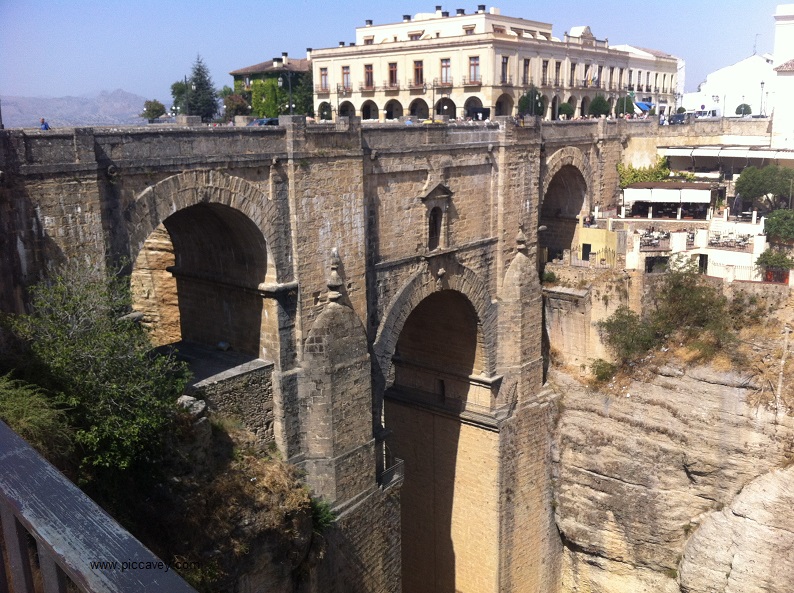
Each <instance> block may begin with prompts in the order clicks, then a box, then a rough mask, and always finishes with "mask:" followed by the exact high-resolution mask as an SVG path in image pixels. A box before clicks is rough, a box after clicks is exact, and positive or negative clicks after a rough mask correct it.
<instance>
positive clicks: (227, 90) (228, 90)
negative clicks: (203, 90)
mask: <svg viewBox="0 0 794 593" xmlns="http://www.w3.org/2000/svg"><path fill="white" fill-rule="evenodd" d="M233 94H234V89H233V88H232V87H230V86H229V85H228V84H225V85H223V88H222V89H221V90H219V91H218V98H219V99H220V100H223V99H225V98H226V97H228V96H229V95H233Z"/></svg>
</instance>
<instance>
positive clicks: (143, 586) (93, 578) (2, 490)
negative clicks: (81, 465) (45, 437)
mask: <svg viewBox="0 0 794 593" xmlns="http://www.w3.org/2000/svg"><path fill="white" fill-rule="evenodd" d="M0 515H1V516H2V521H3V539H4V542H5V545H6V550H7V553H8V557H9V567H8V569H9V570H8V574H7V575H6V578H8V580H9V581H11V582H12V583H13V590H14V591H17V592H18V593H22V592H24V591H30V592H31V593H32V591H33V586H32V578H31V566H30V563H29V554H28V548H27V538H26V537H25V534H24V531H27V532H28V533H30V534H31V535H32V536H33V537H34V539H35V540H36V545H37V547H38V555H39V559H40V566H41V575H42V578H43V579H44V587H45V591H47V592H48V593H49V592H51V591H52V592H61V591H65V579H64V577H65V578H68V579H70V580H71V581H72V582H73V583H74V584H75V585H77V587H78V588H79V589H80V590H81V591H84V592H85V593H100V592H107V593H144V592H147V591H148V592H157V591H162V592H167V593H195V590H194V589H193V588H192V587H190V586H189V585H188V584H187V583H186V582H185V581H184V580H182V578H181V577H180V576H179V575H178V574H176V573H175V572H174V570H173V569H172V568H171V567H169V566H168V564H167V563H166V562H164V561H163V560H160V559H159V558H158V557H157V556H155V555H154V554H153V553H152V552H150V551H149V550H148V549H147V548H146V547H145V546H144V545H143V544H142V543H141V542H139V541H138V540H137V539H135V538H134V537H133V536H132V534H130V533H129V532H128V531H126V530H125V529H124V528H123V527H122V526H121V525H119V524H118V523H117V522H116V521H115V520H114V519H113V518H112V517H111V516H110V515H108V514H107V513H106V512H105V511H104V510H103V509H102V508H101V507H99V506H98V505H97V504H96V503H95V502H94V501H92V500H91V499H90V498H89V497H88V496H86V495H85V494H84V493H83V492H82V491H81V490H80V489H79V488H77V486H75V485H74V484H73V483H72V482H70V481H69V480H68V479H67V478H66V477H64V476H63V475H62V474H61V473H60V472H59V471H58V470H57V469H56V468H55V467H53V466H52V465H51V464H50V463H49V462H48V461H47V460H46V459H44V458H43V457H42V456H41V455H39V454H38V452H36V451H35V450H34V449H33V448H32V447H31V446H30V445H28V444H27V443H26V442H25V441H24V440H23V439H22V438H21V437H20V436H19V435H17V434H16V433H15V432H14V431H12V430H11V429H10V428H9V427H8V426H6V425H5V424H4V423H3V422H2V421H0ZM23 530H24V531H23ZM98 562H101V563H104V564H103V566H104V568H98V567H97V565H96V564H94V565H93V567H92V563H98ZM0 564H2V558H1V557H0ZM3 572H4V571H3V570H2V567H0V578H2V577H3ZM3 580H5V579H3ZM4 585H5V583H2V582H0V591H1V590H3V589H4Z"/></svg>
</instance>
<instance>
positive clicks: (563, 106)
mask: <svg viewBox="0 0 794 593" xmlns="http://www.w3.org/2000/svg"><path fill="white" fill-rule="evenodd" d="M573 114H574V108H573V105H571V104H570V103H568V102H567V101H563V102H562V103H560V105H559V107H557V115H564V116H565V117H572V116H573Z"/></svg>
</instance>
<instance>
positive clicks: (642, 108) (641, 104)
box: [634, 101, 653, 111]
mask: <svg viewBox="0 0 794 593" xmlns="http://www.w3.org/2000/svg"><path fill="white" fill-rule="evenodd" d="M634 104H635V105H636V106H637V107H639V108H640V111H650V110H651V108H653V103H646V102H645V101H635V102H634Z"/></svg>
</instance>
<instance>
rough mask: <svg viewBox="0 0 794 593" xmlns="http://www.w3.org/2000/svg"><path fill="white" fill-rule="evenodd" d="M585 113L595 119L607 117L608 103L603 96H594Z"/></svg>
mask: <svg viewBox="0 0 794 593" xmlns="http://www.w3.org/2000/svg"><path fill="white" fill-rule="evenodd" d="M587 112H588V113H589V114H590V115H595V116H596V117H600V116H602V115H607V114H608V113H609V102H608V101H607V100H606V98H605V97H604V95H596V96H595V98H594V99H593V101H592V102H591V103H590V107H589V108H588V109H587Z"/></svg>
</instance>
